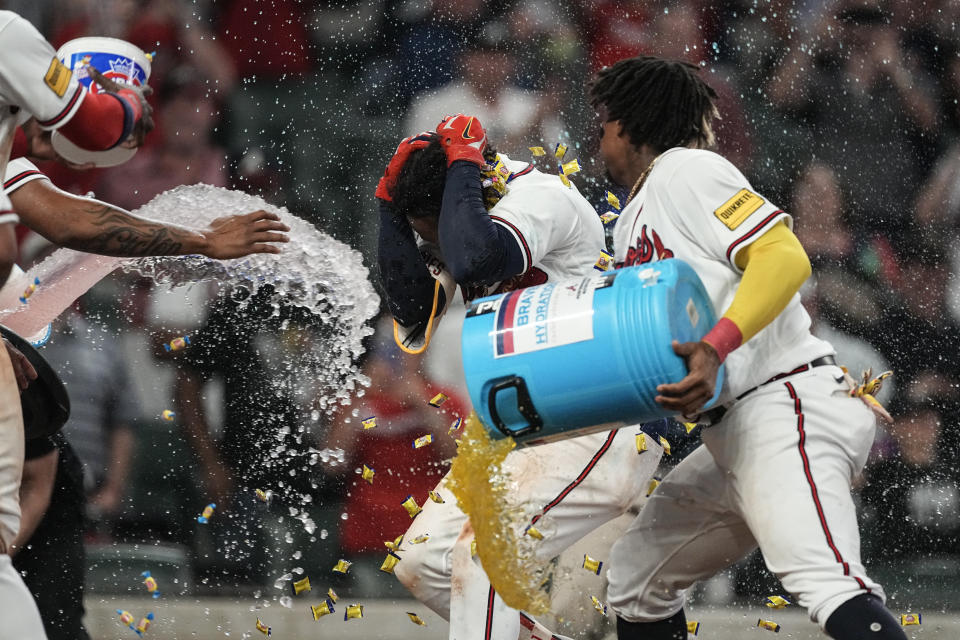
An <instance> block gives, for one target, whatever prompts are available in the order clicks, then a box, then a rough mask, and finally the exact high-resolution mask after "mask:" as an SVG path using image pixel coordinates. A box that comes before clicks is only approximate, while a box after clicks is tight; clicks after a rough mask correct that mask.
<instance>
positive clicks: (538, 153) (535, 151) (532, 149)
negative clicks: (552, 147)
mask: <svg viewBox="0 0 960 640" xmlns="http://www.w3.org/2000/svg"><path fill="white" fill-rule="evenodd" d="M528 148H529V149H530V153H532V154H533V156H534V157H535V158H539V157H540V156H545V155H547V152H546V151H545V150H544V148H543V147H528Z"/></svg>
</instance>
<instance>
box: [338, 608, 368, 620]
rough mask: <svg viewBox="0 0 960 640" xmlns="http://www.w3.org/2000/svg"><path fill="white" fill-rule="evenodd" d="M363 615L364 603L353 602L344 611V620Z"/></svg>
mask: <svg viewBox="0 0 960 640" xmlns="http://www.w3.org/2000/svg"><path fill="white" fill-rule="evenodd" d="M362 617H363V605H362V604H351V605H349V606H348V607H347V610H346V611H344V612H343V620H344V622H346V621H347V620H350V619H351V618H362Z"/></svg>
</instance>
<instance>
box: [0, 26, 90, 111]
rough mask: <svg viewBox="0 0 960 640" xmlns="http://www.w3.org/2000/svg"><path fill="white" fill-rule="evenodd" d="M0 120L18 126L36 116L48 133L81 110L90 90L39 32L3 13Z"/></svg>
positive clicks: (0, 59) (0, 44)
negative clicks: (9, 120) (12, 121)
mask: <svg viewBox="0 0 960 640" xmlns="http://www.w3.org/2000/svg"><path fill="white" fill-rule="evenodd" d="M0 51H5V52H8V54H7V55H3V56H0V113H3V116H0V117H11V116H13V117H16V118H17V120H18V122H20V123H22V122H24V121H26V120H27V119H28V118H29V117H30V116H33V117H35V118H36V119H37V121H38V122H39V123H40V126H41V127H43V128H44V129H56V128H57V127H60V126H63V125H64V124H66V123H67V122H68V121H69V120H70V118H72V117H73V115H74V114H75V113H76V112H77V109H79V108H80V104H81V103H82V102H83V99H84V96H86V89H85V88H84V87H83V86H82V85H81V84H80V83H79V82H78V81H77V79H76V77H75V76H74V74H73V72H72V71H71V70H70V69H69V68H68V67H67V66H66V65H64V64H63V63H62V62H60V60H58V59H57V55H56V51H54V49H53V47H52V46H50V43H49V42H47V41H46V40H45V39H44V37H43V36H42V35H40V32H39V31H37V30H36V28H35V27H34V26H33V25H32V24H30V23H29V22H27V21H26V20H24V19H23V18H21V17H20V16H18V15H17V14H15V13H13V12H12V11H0Z"/></svg>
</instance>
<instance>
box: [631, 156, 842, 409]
mask: <svg viewBox="0 0 960 640" xmlns="http://www.w3.org/2000/svg"><path fill="white" fill-rule="evenodd" d="M780 220H786V221H787V223H788V224H790V225H791V227H792V224H793V221H792V219H791V218H790V216H789V215H787V214H786V213H785V212H783V211H781V210H780V209H779V208H777V206H776V205H775V204H773V203H772V202H770V201H768V200H767V199H766V198H764V197H763V196H761V195H759V194H758V193H756V192H755V191H753V188H752V187H751V186H750V183H749V182H748V181H747V179H746V178H745V177H744V175H743V174H742V173H740V171H738V170H737V168H736V167H734V166H733V165H732V164H731V163H730V162H729V161H728V160H726V159H725V158H723V157H722V156H719V155H717V154H716V153H713V152H712V151H704V150H701V149H687V148H682V147H677V148H674V149H670V150H668V151H666V152H665V153H664V154H663V155H661V156H660V157H659V159H658V160H657V161H656V164H655V165H654V166H653V169H652V171H651V172H650V175H649V176H648V177H647V180H646V182H645V183H644V185H643V187H641V189H640V192H639V193H638V194H637V195H636V197H635V198H634V199H633V200H631V201H630V203H629V204H628V205H627V206H626V207H624V209H623V212H622V214H621V215H620V218H619V219H618V220H617V226H616V229H615V231H614V248H615V249H616V263H617V266H618V267H621V266H631V265H635V264H644V263H647V262H653V261H656V260H665V259H667V258H679V259H681V260H683V261H684V262H686V263H687V264H689V265H690V266H691V267H693V269H694V271H696V272H697V275H698V276H700V279H701V280H702V281H703V285H704V287H705V288H706V290H707V294H708V295H709V296H710V301H711V302H712V303H713V307H714V309H715V310H716V312H717V317H718V318H719V317H720V316H722V315H723V313H724V312H725V311H726V310H727V308H728V307H729V306H730V303H731V302H733V297H734V294H736V292H737V287H738V286H739V284H740V278H741V275H742V271H741V270H740V269H739V268H738V267H737V265H736V263H735V260H736V256H737V253H739V252H740V251H741V250H742V249H743V248H744V247H746V246H749V245H750V243H752V242H753V241H754V240H756V239H757V238H759V237H760V236H762V235H763V234H764V233H765V232H766V231H768V230H769V229H770V228H772V227H773V225H775V224H777V222H779V221H780ZM832 353H833V348H832V347H831V346H830V344H829V343H827V342H824V341H823V340H820V339H818V338H815V337H814V336H813V335H812V334H811V333H810V317H809V316H808V315H807V312H806V310H805V309H804V308H803V306H802V305H801V304H800V295H799V294H795V295H794V296H793V298H792V299H791V300H790V302H789V303H788V304H787V307H786V309H784V310H783V312H781V313H780V315H778V316H777V317H776V318H775V319H774V320H773V322H771V323H770V324H769V325H767V326H766V327H764V328H763V329H762V330H761V331H760V332H759V333H757V335H755V336H753V337H752V338H750V339H749V340H748V341H747V342H746V343H745V344H744V345H742V346H741V347H739V348H738V349H736V350H735V351H733V352H732V353H731V354H730V355H729V356H727V360H726V372H727V373H726V382H725V384H724V391H723V395H722V396H721V397H720V401H721V402H728V401H730V400H732V399H733V398H735V397H737V396H739V395H740V394H742V393H743V392H745V391H747V390H748V389H751V388H753V387H755V386H757V385H758V384H760V383H762V382H764V381H766V380H769V379H770V378H772V377H773V376H775V375H777V374H779V373H782V372H784V371H790V370H792V369H794V368H795V367H797V366H799V365H801V364H803V363H806V362H809V361H811V360H814V359H816V358H819V357H821V356H825V355H829V354H832Z"/></svg>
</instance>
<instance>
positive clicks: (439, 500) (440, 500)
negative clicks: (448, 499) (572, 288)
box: [427, 491, 444, 504]
mask: <svg viewBox="0 0 960 640" xmlns="http://www.w3.org/2000/svg"><path fill="white" fill-rule="evenodd" d="M427 495H428V496H430V499H431V500H433V501H434V502H436V503H437V504H443V502H444V501H443V496H441V495H440V494H439V493H437V492H436V491H430V492H429V493H428V494H427Z"/></svg>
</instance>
